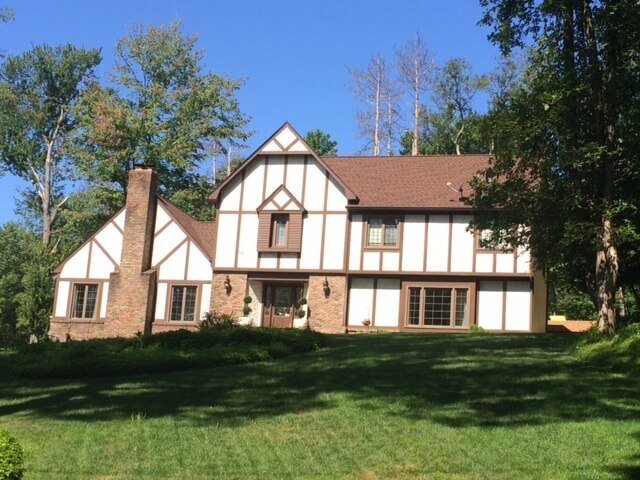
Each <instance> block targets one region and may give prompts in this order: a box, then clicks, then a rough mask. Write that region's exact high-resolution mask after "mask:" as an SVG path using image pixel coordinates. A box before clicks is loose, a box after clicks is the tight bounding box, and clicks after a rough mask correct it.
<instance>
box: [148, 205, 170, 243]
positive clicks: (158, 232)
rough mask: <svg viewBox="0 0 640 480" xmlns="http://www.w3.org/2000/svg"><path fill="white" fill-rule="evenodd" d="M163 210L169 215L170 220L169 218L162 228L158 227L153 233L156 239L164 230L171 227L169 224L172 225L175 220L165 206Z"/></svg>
mask: <svg viewBox="0 0 640 480" xmlns="http://www.w3.org/2000/svg"><path fill="white" fill-rule="evenodd" d="M162 210H163V211H164V212H165V213H166V214H167V217H169V220H167V223H165V224H164V225H162V227H160V228H159V229H158V230H157V231H156V232H155V233H154V234H153V238H154V240H155V239H156V238H158V236H159V235H160V234H161V233H162V232H164V231H165V230H166V229H167V228H168V227H169V225H171V224H172V223H173V220H172V218H171V216H170V215H169V213H167V211H166V210H165V209H164V208H163V209H162Z"/></svg>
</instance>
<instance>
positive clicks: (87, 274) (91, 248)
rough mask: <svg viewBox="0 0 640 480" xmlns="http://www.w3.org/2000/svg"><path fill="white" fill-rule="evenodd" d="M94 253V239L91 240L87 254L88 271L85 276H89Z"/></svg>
mask: <svg viewBox="0 0 640 480" xmlns="http://www.w3.org/2000/svg"><path fill="white" fill-rule="evenodd" d="M92 254H93V240H92V241H90V242H89V253H88V254H87V271H86V274H85V277H87V278H89V271H90V270H91V256H92Z"/></svg>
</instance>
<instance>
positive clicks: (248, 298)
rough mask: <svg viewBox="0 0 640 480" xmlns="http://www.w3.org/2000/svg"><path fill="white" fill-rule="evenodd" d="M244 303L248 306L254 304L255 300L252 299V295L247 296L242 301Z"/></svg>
mask: <svg viewBox="0 0 640 480" xmlns="http://www.w3.org/2000/svg"><path fill="white" fill-rule="evenodd" d="M242 301H243V302H244V303H246V304H249V303H251V302H253V298H251V295H247V296H246V297H244V298H243V299H242Z"/></svg>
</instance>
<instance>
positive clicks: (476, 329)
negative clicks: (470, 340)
mask: <svg viewBox="0 0 640 480" xmlns="http://www.w3.org/2000/svg"><path fill="white" fill-rule="evenodd" d="M469 332H470V333H485V332H486V330H485V329H484V328H482V327H481V326H479V325H476V324H475V323H474V324H473V325H469Z"/></svg>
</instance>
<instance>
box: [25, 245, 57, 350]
mask: <svg viewBox="0 0 640 480" xmlns="http://www.w3.org/2000/svg"><path fill="white" fill-rule="evenodd" d="M26 253H28V254H29V261H28V263H27V264H26V266H25V273H24V276H23V277H22V291H21V292H20V293H19V294H18V295H17V300H18V312H17V313H18V316H17V322H16V330H17V333H18V336H19V337H20V338H23V339H28V338H29V337H31V336H32V335H33V336H35V337H36V338H37V339H38V340H42V339H44V338H46V336H47V332H48V331H49V317H50V315H51V305H53V284H54V280H53V277H52V275H51V270H52V269H53V267H54V265H55V261H54V258H53V257H52V256H51V254H50V252H49V251H48V250H47V249H46V248H45V247H43V246H42V245H38V244H35V245H32V248H30V249H29V250H27V252H26Z"/></svg>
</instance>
